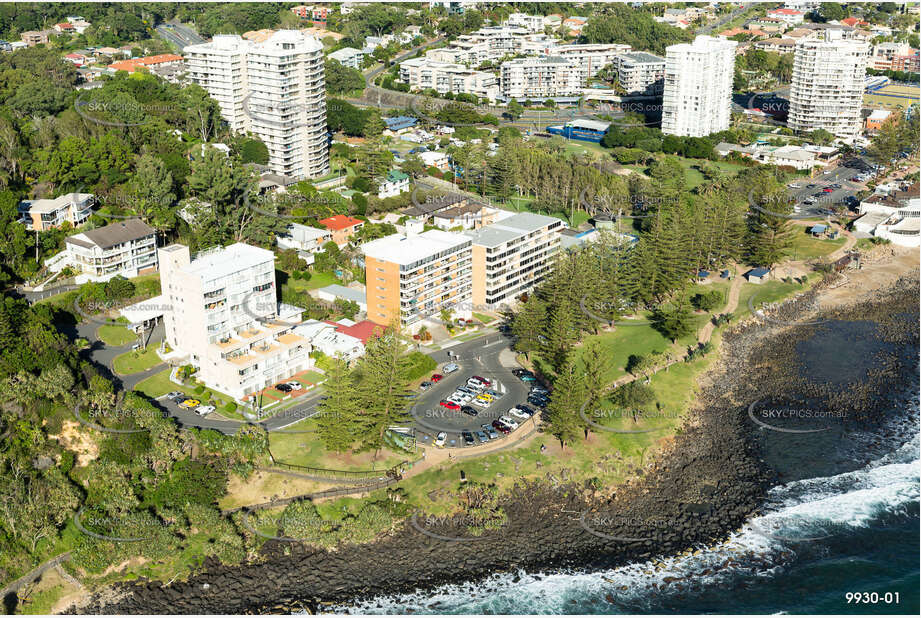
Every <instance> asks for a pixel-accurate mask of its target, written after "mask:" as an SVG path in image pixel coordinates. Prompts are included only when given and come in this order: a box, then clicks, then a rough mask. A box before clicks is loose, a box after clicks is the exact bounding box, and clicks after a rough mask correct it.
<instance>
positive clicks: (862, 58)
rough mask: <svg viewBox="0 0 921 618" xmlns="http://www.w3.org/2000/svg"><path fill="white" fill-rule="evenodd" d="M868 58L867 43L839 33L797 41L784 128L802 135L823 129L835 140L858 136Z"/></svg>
mask: <svg viewBox="0 0 921 618" xmlns="http://www.w3.org/2000/svg"><path fill="white" fill-rule="evenodd" d="M869 53H870V47H869V45H868V44H867V43H866V42H865V41H863V40H860V39H854V38H847V36H846V34H845V32H844V31H842V30H831V29H829V30H826V31H825V34H824V36H823V37H821V38H818V39H802V40H800V41H799V42H798V43H797V44H796V53H795V54H794V56H793V81H792V85H791V87H790V113H789V116H788V118H787V125H788V126H789V127H790V128H791V129H793V130H794V131H797V132H801V133H808V132H810V131H815V130H817V129H824V130H826V131H829V132H830V133H834V134H835V135H837V136H839V137H853V136H855V135H857V134H858V133H859V132H860V126H861V122H860V108H861V106H862V105H863V92H864V79H865V78H866V68H867V60H868V58H869Z"/></svg>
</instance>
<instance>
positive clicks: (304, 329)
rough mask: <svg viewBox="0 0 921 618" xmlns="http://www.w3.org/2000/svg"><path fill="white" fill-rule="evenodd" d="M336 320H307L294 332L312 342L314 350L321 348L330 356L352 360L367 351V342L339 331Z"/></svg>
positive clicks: (320, 349)
mask: <svg viewBox="0 0 921 618" xmlns="http://www.w3.org/2000/svg"><path fill="white" fill-rule="evenodd" d="M339 328H340V326H339V325H338V324H336V323H335V322H320V321H318V320H305V321H304V323H303V324H301V325H299V326H296V327H295V328H294V331H293V332H294V334H295V335H297V336H299V337H303V338H305V339H306V340H307V341H309V342H310V345H311V346H312V347H313V349H314V350H319V351H320V352H322V353H323V354H324V355H325V356H328V357H330V358H341V359H342V360H344V361H346V362H352V361H354V360H356V359H358V358H360V357H361V356H362V355H363V354H364V353H365V344H364V343H363V342H362V340H361V339H358V338H357V337H353V336H352V335H348V334H346V333H343V332H340V331H339Z"/></svg>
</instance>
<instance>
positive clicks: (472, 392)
mask: <svg viewBox="0 0 921 618" xmlns="http://www.w3.org/2000/svg"><path fill="white" fill-rule="evenodd" d="M457 392H459V393H466V394H468V395H476V394H477V391H475V390H473V389H472V388H470V387H469V386H458V387H457Z"/></svg>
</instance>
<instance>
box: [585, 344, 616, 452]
mask: <svg viewBox="0 0 921 618" xmlns="http://www.w3.org/2000/svg"><path fill="white" fill-rule="evenodd" d="M610 363H611V358H610V355H609V354H607V351H606V350H605V348H603V347H602V346H601V344H600V343H599V342H598V340H597V339H590V340H589V341H588V343H586V344H585V347H584V348H583V349H582V364H583V371H582V383H583V386H584V389H585V395H584V396H585V400H586V404H585V405H586V407H588V408H590V407H592V406H594V405H595V404H597V403H598V402H599V401H601V397H602V394H603V393H604V389H605V386H606V385H605V373H606V372H607V369H608V367H609V365H610ZM583 428H584V430H585V436H586V437H588V431H589V425H587V424H585V425H584V426H583Z"/></svg>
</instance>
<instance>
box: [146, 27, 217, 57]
mask: <svg viewBox="0 0 921 618" xmlns="http://www.w3.org/2000/svg"><path fill="white" fill-rule="evenodd" d="M168 26H171V27H168ZM155 30H156V31H157V34H159V35H160V36H161V37H162V38H163V39H164V40H166V41H168V42H169V43H172V44H173V45H175V46H176V47H178V48H179V51H182V50H183V48H185V47H186V46H188V45H199V44H201V43H207V42H208V41H207V39H204V38H202V37H201V36H199V34H198V33H197V32H195V31H194V30H192V29H191V28H189V27H188V26H185V25H183V24H180V23H177V22H170V23H169V24H160V25H159V26H157V27H156V28H155Z"/></svg>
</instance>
